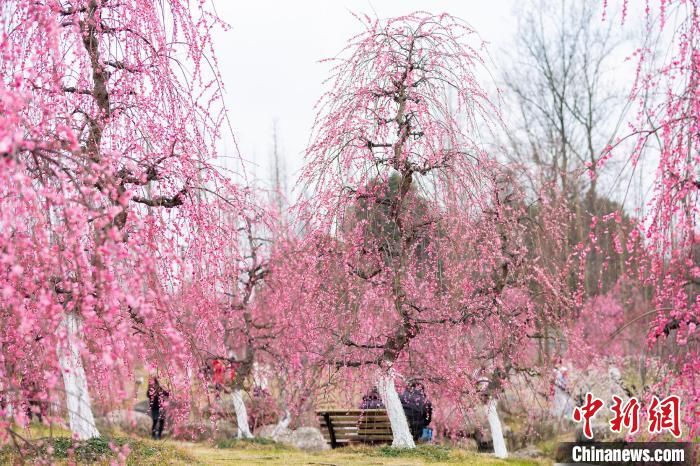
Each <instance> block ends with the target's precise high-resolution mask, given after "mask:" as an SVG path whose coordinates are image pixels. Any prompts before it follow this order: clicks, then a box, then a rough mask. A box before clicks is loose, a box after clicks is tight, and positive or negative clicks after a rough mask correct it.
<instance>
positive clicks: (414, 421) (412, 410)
mask: <svg viewBox="0 0 700 466" xmlns="http://www.w3.org/2000/svg"><path fill="white" fill-rule="evenodd" d="M400 399H401V405H402V406H403V410H404V412H405V413H406V420H407V421H408V426H409V428H410V429H411V435H412V436H413V440H418V439H419V438H421V437H422V436H423V429H425V428H426V427H428V425H430V421H431V419H432V417H433V405H432V403H431V402H430V400H428V396H427V395H426V394H425V387H424V386H423V384H422V383H421V382H420V381H418V380H413V381H412V382H410V383H409V384H408V386H407V387H406V389H405V390H404V392H403V393H402V394H401V396H400ZM428 439H430V437H428Z"/></svg>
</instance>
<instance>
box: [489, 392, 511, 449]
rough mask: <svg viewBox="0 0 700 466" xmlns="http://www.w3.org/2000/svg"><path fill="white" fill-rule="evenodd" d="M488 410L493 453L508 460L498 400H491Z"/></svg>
mask: <svg viewBox="0 0 700 466" xmlns="http://www.w3.org/2000/svg"><path fill="white" fill-rule="evenodd" d="M486 409H487V417H488V420H489V427H490V428H491V438H492V439H493V453H494V454H495V455H496V456H497V457H498V458H507V457H508V450H507V449H506V441H505V439H504V438H503V427H502V426H501V420H500V419H499V417H498V411H497V410H496V400H494V399H491V400H489V402H488V405H487V408H486Z"/></svg>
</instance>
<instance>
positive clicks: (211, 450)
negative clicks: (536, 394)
mask: <svg viewBox="0 0 700 466" xmlns="http://www.w3.org/2000/svg"><path fill="white" fill-rule="evenodd" d="M18 433H19V434H20V435H21V436H22V437H23V438H24V439H26V440H29V441H30V444H31V446H30V444H26V445H25V448H24V450H25V451H24V452H23V454H21V455H20V454H19V453H18V451H17V448H16V447H13V446H6V447H4V448H3V449H1V450H0V464H20V463H22V462H27V463H29V464H31V463H32V462H35V461H36V460H37V459H38V458H43V459H49V458H50V461H51V462H52V463H53V464H59V465H60V464H68V463H69V462H70V461H71V460H72V461H75V462H77V463H78V464H109V462H110V461H112V460H114V459H115V456H114V454H113V453H112V450H111V449H110V443H112V444H115V445H119V446H121V445H124V444H127V443H128V444H129V447H130V450H131V453H130V455H129V457H128V458H127V464H129V465H149V466H150V465H190V464H194V465H224V464H226V465H263V464H264V465H268V464H269V465H316V466H322V465H323V466H331V465H338V466H340V465H422V464H428V465H440V464H449V465H453V464H465V465H472V464H473V465H486V466H489V465H522V466H525V465H533V466H534V465H545V464H550V463H548V462H543V461H539V462H538V461H536V460H525V459H516V458H513V459H508V460H505V461H504V460H499V459H497V458H495V457H493V456H491V455H487V454H481V453H472V452H467V451H464V450H460V449H457V448H448V447H441V446H425V445H424V446H419V447H418V448H416V449H415V450H399V449H394V448H390V447H386V446H385V447H347V448H340V449H337V450H327V451H323V452H305V451H302V450H298V449H295V448H292V447H288V446H286V445H282V444H278V443H275V442H272V441H268V440H259V439H254V440H250V441H237V440H231V441H223V442H218V444H211V443H193V442H179V441H174V440H163V441H152V440H149V439H143V438H137V437H128V436H125V435H121V434H119V433H116V434H115V435H114V436H112V437H110V438H109V439H93V440H90V441H88V442H79V443H75V442H73V441H72V440H70V437H69V435H68V432H66V431H63V430H57V429H51V430H49V429H48V428H46V427H44V426H33V427H32V428H31V429H30V430H29V431H18ZM18 442H19V443H18V444H21V441H19V440H18ZM49 454H50V455H49Z"/></svg>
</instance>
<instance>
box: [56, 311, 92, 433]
mask: <svg viewBox="0 0 700 466" xmlns="http://www.w3.org/2000/svg"><path fill="white" fill-rule="evenodd" d="M61 326H62V327H63V328H64V329H65V332H66V336H65V339H64V340H63V341H59V342H58V344H57V345H56V354H57V356H58V363H59V365H60V366H61V373H62V374H63V385H64V388H65V391H66V407H67V408H68V424H69V426H70V430H71V432H72V433H73V435H74V436H75V437H76V438H77V439H78V440H88V439H91V438H94V437H99V436H100V432H99V431H98V430H97V427H96V426H95V416H94V415H93V413H92V404H91V402H90V392H89V391H88V384H87V378H86V377H85V369H84V368H83V361H82V359H81V358H80V348H79V346H78V341H79V338H80V336H79V335H78V330H79V327H80V322H79V321H78V318H77V317H76V316H75V314H66V315H65V316H64V317H63V321H62V322H61Z"/></svg>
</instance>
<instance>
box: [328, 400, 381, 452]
mask: <svg viewBox="0 0 700 466" xmlns="http://www.w3.org/2000/svg"><path fill="white" fill-rule="evenodd" d="M316 415H317V416H318V421H319V423H320V424H321V432H322V433H323V438H325V439H326V442H328V444H329V445H330V446H331V448H338V447H343V446H347V445H350V444H353V443H371V444H378V443H391V441H392V440H393V438H394V436H393V434H392V432H391V424H390V423H389V416H387V414H386V409H324V410H319V411H316Z"/></svg>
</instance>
